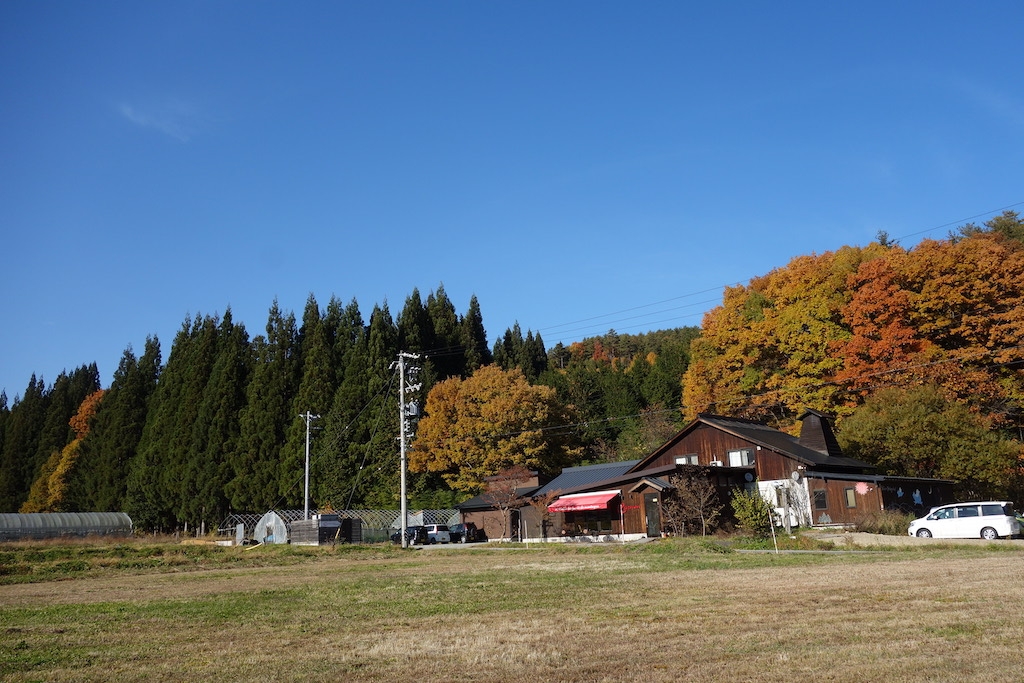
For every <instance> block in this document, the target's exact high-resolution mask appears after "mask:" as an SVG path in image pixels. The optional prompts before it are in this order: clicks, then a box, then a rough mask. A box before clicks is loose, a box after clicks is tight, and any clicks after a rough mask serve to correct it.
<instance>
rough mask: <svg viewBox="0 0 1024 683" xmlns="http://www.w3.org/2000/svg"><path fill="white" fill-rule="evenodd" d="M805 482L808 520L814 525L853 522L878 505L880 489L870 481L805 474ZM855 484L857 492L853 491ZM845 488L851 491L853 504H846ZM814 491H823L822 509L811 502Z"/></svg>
mask: <svg viewBox="0 0 1024 683" xmlns="http://www.w3.org/2000/svg"><path fill="white" fill-rule="evenodd" d="M807 483H808V488H809V489H810V491H809V493H810V504H811V520H812V522H813V524H815V525H824V524H854V523H855V522H856V521H857V520H858V519H859V518H861V517H863V516H864V515H866V514H868V513H870V512H878V511H879V510H881V509H882V491H881V489H880V488H879V487H878V486H876V485H875V484H874V483H873V482H856V481H849V480H844V479H816V478H809V479H808V480H807ZM858 484H859V485H860V486H858ZM858 488H860V489H861V492H860V493H858V492H857V490H858ZM847 489H853V491H854V493H853V497H854V502H855V503H856V506H855V507H847V504H846V503H847V500H846V490H847ZM815 491H824V492H825V500H826V503H827V504H828V506H827V507H826V509H824V510H819V509H818V508H817V507H816V506H815Z"/></svg>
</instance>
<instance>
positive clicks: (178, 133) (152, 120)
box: [117, 99, 199, 142]
mask: <svg viewBox="0 0 1024 683" xmlns="http://www.w3.org/2000/svg"><path fill="white" fill-rule="evenodd" d="M117 110H118V113H120V114H121V116H122V117H123V118H124V119H125V120H127V121H129V122H130V123H133V124H134V125H136V126H139V127H140V128H147V129H150V130H155V131H156V132H158V133H162V134H163V135H166V136H168V137H170V138H173V139H175V140H177V141H178V142H188V141H189V140H191V139H192V137H193V136H194V135H195V134H196V131H197V130H198V122H199V115H198V111H197V109H196V107H195V106H193V105H191V104H188V103H187V102H182V101H181V100H174V99H169V100H164V101H163V102H161V103H158V104H145V105H137V104H132V103H128V102H122V103H120V104H119V105H118V107H117Z"/></svg>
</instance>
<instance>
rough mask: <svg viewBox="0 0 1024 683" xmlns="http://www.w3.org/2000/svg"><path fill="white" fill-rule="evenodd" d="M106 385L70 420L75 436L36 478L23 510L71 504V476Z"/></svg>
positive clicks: (56, 509) (54, 509)
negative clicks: (69, 488) (69, 501)
mask: <svg viewBox="0 0 1024 683" xmlns="http://www.w3.org/2000/svg"><path fill="white" fill-rule="evenodd" d="M104 393H106V391H105V390H104V389H100V390H99V391H96V392H94V393H92V394H89V395H88V396H86V398H85V400H84V401H82V405H80V406H79V407H78V412H76V413H75V414H74V416H72V418H71V420H69V421H68V424H70V425H71V429H72V430H73V431H74V432H75V438H74V439H73V440H72V441H71V443H69V444H68V445H67V446H65V447H64V448H63V449H61V450H59V451H54V452H53V453H52V454H51V455H50V457H49V458H47V460H46V462H45V463H44V464H43V466H42V468H40V470H39V476H37V477H36V480H35V481H34V482H32V488H31V489H30V491H29V495H28V500H26V501H25V503H24V504H23V505H22V506H21V512H62V511H65V510H66V508H67V493H68V479H69V478H70V475H71V472H72V470H73V469H74V466H75V462H76V461H77V460H78V453H79V450H80V448H81V445H82V439H84V438H85V435H86V434H88V433H89V427H90V426H91V425H92V419H93V418H94V417H95V416H96V411H97V410H99V407H100V402H101V401H102V400H103V394H104Z"/></svg>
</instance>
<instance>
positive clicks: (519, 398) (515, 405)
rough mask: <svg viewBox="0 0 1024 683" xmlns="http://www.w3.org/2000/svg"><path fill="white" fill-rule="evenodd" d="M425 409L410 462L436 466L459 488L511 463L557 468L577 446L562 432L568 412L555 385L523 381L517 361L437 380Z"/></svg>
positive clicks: (476, 486) (473, 487) (415, 468)
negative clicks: (509, 366) (514, 364)
mask: <svg viewBox="0 0 1024 683" xmlns="http://www.w3.org/2000/svg"><path fill="white" fill-rule="evenodd" d="M425 413H426V416H425V417H424V418H423V419H422V420H420V423H419V427H418V428H417V433H416V440H415V441H414V443H413V445H412V450H411V451H410V454H409V469H410V471H412V472H436V473H439V474H440V475H441V476H442V478H443V479H444V480H445V482H447V484H448V485H449V486H451V487H452V489H454V490H456V491H460V492H462V493H467V494H476V493H479V492H481V491H482V490H483V489H484V480H485V479H486V478H487V477H490V476H493V475H495V474H497V473H498V472H501V471H502V470H505V469H508V468H510V467H514V466H516V465H522V466H523V467H526V468H529V469H531V470H539V471H541V472H547V473H556V472H558V471H559V470H560V469H561V468H562V467H563V466H565V465H567V464H570V463H571V462H572V461H573V460H574V458H576V457H578V455H579V453H580V449H579V448H577V447H576V446H575V445H574V444H573V443H572V441H571V440H569V439H568V438H567V437H566V430H565V429H564V425H566V424H567V423H569V422H571V420H570V419H569V417H568V415H567V412H566V410H565V408H564V407H563V406H562V405H561V404H560V403H559V401H558V399H557V397H556V393H555V390H554V389H552V388H551V387H547V386H533V385H531V384H529V382H527V381H526V378H525V377H524V376H523V373H522V372H521V371H520V370H519V369H518V368H514V369H512V370H508V371H505V370H502V369H501V368H499V367H498V366H496V365H488V366H484V367H482V368H480V369H479V370H477V371H476V372H474V373H473V375H472V376H470V377H468V378H467V379H459V378H457V377H453V378H451V379H447V380H445V381H443V382H440V383H438V384H436V385H434V387H433V388H432V389H431V390H430V393H429V394H428V395H427V403H426V409H425ZM559 426H561V427H562V428H561V429H553V428H554V427H559Z"/></svg>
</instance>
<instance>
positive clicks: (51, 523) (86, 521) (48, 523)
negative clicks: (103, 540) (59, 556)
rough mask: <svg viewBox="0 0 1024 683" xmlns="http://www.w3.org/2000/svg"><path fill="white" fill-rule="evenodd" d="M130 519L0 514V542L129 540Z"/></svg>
mask: <svg viewBox="0 0 1024 683" xmlns="http://www.w3.org/2000/svg"><path fill="white" fill-rule="evenodd" d="M131 533H132V519H131V517H129V516H128V515H127V514H125V513H124V512H30V513H3V514H0V540H2V541H18V540H22V539H43V538H60V537H61V536H129V535H131Z"/></svg>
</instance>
